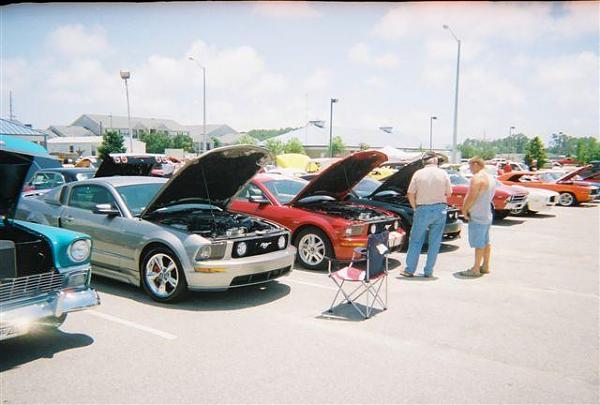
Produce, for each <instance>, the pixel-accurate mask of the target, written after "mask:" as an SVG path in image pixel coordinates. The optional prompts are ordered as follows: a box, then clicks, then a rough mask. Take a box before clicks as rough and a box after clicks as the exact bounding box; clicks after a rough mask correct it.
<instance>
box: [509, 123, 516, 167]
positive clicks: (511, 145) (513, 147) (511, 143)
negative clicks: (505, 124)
mask: <svg viewBox="0 0 600 405" xmlns="http://www.w3.org/2000/svg"><path fill="white" fill-rule="evenodd" d="M513 129H515V127H514V126H512V125H511V126H510V127H509V128H508V140H509V142H510V153H511V160H514V156H512V154H513V153H516V151H515V150H514V149H515V140H514V139H513V138H512V135H513V133H512V131H513Z"/></svg>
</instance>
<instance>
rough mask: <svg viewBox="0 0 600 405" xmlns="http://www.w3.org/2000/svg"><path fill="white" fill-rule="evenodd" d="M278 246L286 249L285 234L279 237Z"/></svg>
mask: <svg viewBox="0 0 600 405" xmlns="http://www.w3.org/2000/svg"><path fill="white" fill-rule="evenodd" d="M277 247H278V248H279V249H284V248H285V236H283V235H281V236H280V237H279V239H277Z"/></svg>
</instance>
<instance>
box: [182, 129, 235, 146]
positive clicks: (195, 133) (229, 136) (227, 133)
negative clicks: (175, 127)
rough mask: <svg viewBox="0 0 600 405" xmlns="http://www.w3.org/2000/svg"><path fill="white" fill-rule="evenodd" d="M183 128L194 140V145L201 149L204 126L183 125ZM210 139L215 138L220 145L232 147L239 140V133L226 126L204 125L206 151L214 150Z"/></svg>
mask: <svg viewBox="0 0 600 405" xmlns="http://www.w3.org/2000/svg"><path fill="white" fill-rule="evenodd" d="M184 127H185V128H186V129H187V130H188V132H189V135H190V137H191V138H192V139H193V140H194V144H198V145H200V147H201V146H202V142H204V139H203V138H204V125H185V126H184ZM212 138H217V139H218V140H219V141H220V142H221V145H232V144H235V143H236V141H237V139H238V138H239V133H238V132H237V131H236V130H235V129H233V128H231V127H230V126H229V125H226V124H210V125H209V124H206V143H207V144H208V149H212V148H214V142H213V140H212Z"/></svg>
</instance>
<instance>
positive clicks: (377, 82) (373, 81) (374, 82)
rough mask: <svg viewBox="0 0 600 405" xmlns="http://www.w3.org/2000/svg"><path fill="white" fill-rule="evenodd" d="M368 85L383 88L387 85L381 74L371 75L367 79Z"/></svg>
mask: <svg viewBox="0 0 600 405" xmlns="http://www.w3.org/2000/svg"><path fill="white" fill-rule="evenodd" d="M365 83H366V84H367V86H371V87H375V88H378V89H383V88H385V86H386V81H385V80H384V79H383V78H381V77H379V76H370V77H368V78H367V79H366V80H365Z"/></svg>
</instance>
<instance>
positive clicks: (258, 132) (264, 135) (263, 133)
mask: <svg viewBox="0 0 600 405" xmlns="http://www.w3.org/2000/svg"><path fill="white" fill-rule="evenodd" d="M295 129H298V128H279V129H253V130H251V131H248V135H250V136H252V137H254V138H256V139H258V140H259V141H264V140H265V139H269V138H273V137H275V136H279V135H281V134H285V133H286V132H290V131H293V130H295Z"/></svg>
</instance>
